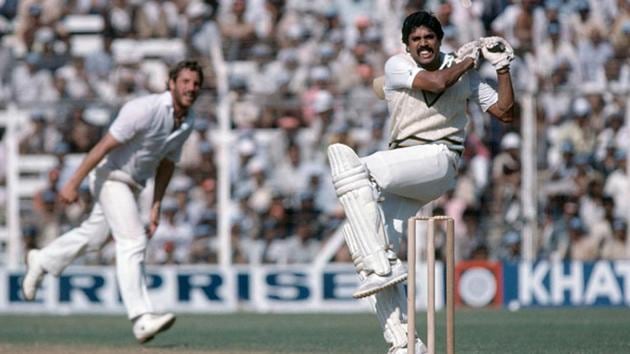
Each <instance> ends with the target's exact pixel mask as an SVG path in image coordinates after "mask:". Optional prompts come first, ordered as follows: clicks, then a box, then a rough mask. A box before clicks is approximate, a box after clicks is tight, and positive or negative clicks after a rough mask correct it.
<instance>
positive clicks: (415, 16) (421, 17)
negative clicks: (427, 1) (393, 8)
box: [402, 11, 444, 44]
mask: <svg viewBox="0 0 630 354" xmlns="http://www.w3.org/2000/svg"><path fill="white" fill-rule="evenodd" d="M420 26H424V27H427V28H429V29H430V30H432V31H433V32H435V34H436V35H437V37H438V39H439V40H440V41H441V40H442V38H443V37H444V31H443V30H442V25H441V24H440V21H438V19H437V17H435V16H433V14H431V13H429V12H426V11H417V12H414V13H412V14H411V15H409V16H407V18H405V21H404V22H403V26H402V41H403V43H405V44H409V34H410V33H411V32H413V30H415V29H416V28H418V27H420Z"/></svg>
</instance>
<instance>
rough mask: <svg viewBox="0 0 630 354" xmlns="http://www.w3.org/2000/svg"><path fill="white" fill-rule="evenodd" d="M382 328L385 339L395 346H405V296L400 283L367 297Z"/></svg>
mask: <svg viewBox="0 0 630 354" xmlns="http://www.w3.org/2000/svg"><path fill="white" fill-rule="evenodd" d="M368 299H369V301H370V305H371V306H372V310H373V311H374V312H376V317H377V318H378V321H379V324H380V325H381V328H382V329H383V337H384V338H385V341H386V342H387V343H389V344H391V346H392V347H395V348H404V347H406V346H407V318H406V312H407V306H406V304H407V302H406V301H407V298H406V297H405V290H404V287H403V285H402V284H398V285H395V286H391V287H388V288H386V289H383V290H382V291H380V292H378V293H376V294H375V295H374V296H370V297H368Z"/></svg>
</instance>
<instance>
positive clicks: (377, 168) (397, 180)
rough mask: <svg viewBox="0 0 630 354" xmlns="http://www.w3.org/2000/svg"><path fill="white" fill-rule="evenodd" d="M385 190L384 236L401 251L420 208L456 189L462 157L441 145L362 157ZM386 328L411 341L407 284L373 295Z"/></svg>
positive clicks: (398, 342)
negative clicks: (410, 224) (409, 337)
mask: <svg viewBox="0 0 630 354" xmlns="http://www.w3.org/2000/svg"><path fill="white" fill-rule="evenodd" d="M361 161H362V162H363V163H364V164H365V165H366V167H367V169H368V171H369V173H370V176H371V177H372V178H373V179H374V181H375V182H376V183H377V184H378V186H379V188H380V189H381V193H380V195H381V199H382V201H381V202H379V205H380V207H381V209H382V211H383V216H384V218H383V222H384V226H385V234H386V235H387V238H388V241H389V243H390V245H391V246H392V247H393V249H394V251H395V252H396V253H398V251H399V249H400V240H401V238H402V236H403V235H404V233H405V232H406V228H407V220H408V219H409V218H410V217H412V216H414V215H415V214H416V213H417V212H418V211H419V210H420V208H421V207H422V206H423V205H425V204H427V203H429V202H430V201H432V200H434V199H436V198H438V197H439V196H441V195H442V194H444V193H445V192H447V191H448V190H450V189H452V188H454V187H455V182H456V177H457V166H458V164H459V155H458V154H457V153H455V152H453V151H450V150H449V149H448V148H446V146H445V145H441V144H429V145H416V146H412V147H405V148H399V149H395V150H387V151H379V152H376V153H374V154H372V155H369V156H366V157H364V158H362V159H361ZM368 300H369V302H370V304H371V306H372V308H373V310H374V311H375V312H376V316H377V317H378V320H379V323H380V325H381V327H382V328H383V335H384V337H385V340H386V341H387V342H388V343H390V344H392V346H394V347H397V348H403V347H406V345H407V337H406V333H407V318H406V314H407V300H406V294H405V290H404V286H403V284H398V285H396V286H391V287H388V288H385V289H384V290H383V291H380V292H378V293H376V294H375V295H373V296H370V297H369V298H368Z"/></svg>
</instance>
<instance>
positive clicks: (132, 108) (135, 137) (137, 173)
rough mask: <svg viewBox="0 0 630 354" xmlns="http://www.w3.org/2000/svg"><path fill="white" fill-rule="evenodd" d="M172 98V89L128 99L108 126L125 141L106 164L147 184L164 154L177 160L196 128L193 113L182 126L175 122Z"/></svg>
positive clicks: (117, 138) (112, 169) (111, 132)
mask: <svg viewBox="0 0 630 354" xmlns="http://www.w3.org/2000/svg"><path fill="white" fill-rule="evenodd" d="M173 113H174V108H173V98H172V96H171V93H170V91H167V92H165V93H161V94H153V95H148V96H143V97H140V98H136V99H133V100H131V101H129V102H127V103H126V104H125V105H124V106H123V107H122V109H121V110H120V112H119V113H118V116H117V117H116V119H115V120H114V122H113V123H112V125H111V126H110V128H109V133H110V134H111V135H112V136H113V137H114V139H116V140H117V141H118V142H120V143H121V144H122V145H121V146H119V147H117V148H115V149H113V150H112V151H110V152H109V154H108V155H107V158H106V160H105V162H104V164H103V165H102V166H103V167H104V168H106V169H108V170H110V171H115V170H120V171H123V172H125V173H126V174H127V175H129V176H130V177H131V178H132V179H133V180H134V181H135V182H136V183H138V184H140V185H142V186H144V185H145V183H146V181H147V179H149V178H152V177H154V176H155V171H156V169H157V167H158V165H159V163H160V161H161V160H162V159H164V158H166V159H169V160H171V161H173V162H178V161H179V158H180V156H181V151H182V146H183V145H184V142H185V141H186V139H187V138H188V136H190V133H191V132H192V129H193V120H194V115H193V114H192V112H189V114H188V115H187V116H186V118H185V119H184V121H183V122H182V124H181V125H180V126H179V128H177V129H175V130H173V128H174V125H175V117H174V114H173Z"/></svg>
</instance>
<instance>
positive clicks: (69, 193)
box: [59, 183, 79, 204]
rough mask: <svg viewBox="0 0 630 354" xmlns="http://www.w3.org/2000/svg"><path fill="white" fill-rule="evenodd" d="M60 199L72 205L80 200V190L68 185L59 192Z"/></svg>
mask: <svg viewBox="0 0 630 354" xmlns="http://www.w3.org/2000/svg"><path fill="white" fill-rule="evenodd" d="M59 199H61V201H62V202H64V203H66V204H72V203H74V202H76V201H77V199H79V192H78V188H77V187H75V186H74V185H72V184H68V183H66V184H65V185H64V186H63V188H61V191H59Z"/></svg>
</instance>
